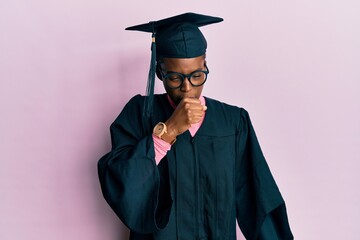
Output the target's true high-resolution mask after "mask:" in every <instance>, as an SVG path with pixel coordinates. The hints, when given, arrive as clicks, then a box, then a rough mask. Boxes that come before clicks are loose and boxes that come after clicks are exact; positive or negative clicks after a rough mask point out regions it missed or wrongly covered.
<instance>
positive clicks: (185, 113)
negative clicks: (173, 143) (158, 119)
mask: <svg viewBox="0 0 360 240" xmlns="http://www.w3.org/2000/svg"><path fill="white" fill-rule="evenodd" d="M206 109H207V107H206V106H203V105H201V102H200V100H199V99H197V98H183V99H182V100H181V102H180V103H179V104H178V105H177V107H176V109H175V111H174V112H173V114H172V115H171V117H170V118H169V119H168V120H167V121H166V122H165V124H166V126H167V134H168V135H170V136H172V137H173V138H176V136H177V135H180V134H182V133H183V132H185V131H186V130H188V129H189V128H190V127H191V124H195V123H198V122H200V121H201V119H202V117H203V116H204V114H205V111H206Z"/></svg>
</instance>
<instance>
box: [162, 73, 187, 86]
mask: <svg viewBox="0 0 360 240" xmlns="http://www.w3.org/2000/svg"><path fill="white" fill-rule="evenodd" d="M165 81H166V85H168V86H169V87H171V88H178V87H180V86H181V84H182V82H183V76H181V75H180V74H177V73H170V74H167V75H166V77H165Z"/></svg>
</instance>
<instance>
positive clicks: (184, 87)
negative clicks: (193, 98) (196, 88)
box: [180, 77, 192, 92]
mask: <svg viewBox="0 0 360 240" xmlns="http://www.w3.org/2000/svg"><path fill="white" fill-rule="evenodd" d="M191 87H192V86H191V83H190V80H189V78H187V77H186V78H184V81H183V83H182V85H181V88H180V90H181V91H182V92H189V91H190V90H191Z"/></svg>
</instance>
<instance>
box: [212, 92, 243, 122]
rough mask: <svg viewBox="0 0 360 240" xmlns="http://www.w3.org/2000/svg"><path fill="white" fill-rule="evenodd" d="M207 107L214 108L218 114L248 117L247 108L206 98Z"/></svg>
mask: <svg viewBox="0 0 360 240" xmlns="http://www.w3.org/2000/svg"><path fill="white" fill-rule="evenodd" d="M205 100H206V105H207V106H208V107H212V108H213V109H214V110H215V111H216V113H218V114H226V115H228V116H229V115H234V117H239V116H248V115H249V114H248V112H247V110H246V109H245V108H243V107H239V106H235V105H231V104H228V103H224V102H221V101H219V100H216V99H212V98H209V97H205Z"/></svg>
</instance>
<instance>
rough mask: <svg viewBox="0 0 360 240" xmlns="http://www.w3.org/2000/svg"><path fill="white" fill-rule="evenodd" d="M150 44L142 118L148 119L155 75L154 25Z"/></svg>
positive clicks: (150, 113) (151, 105) (151, 110)
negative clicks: (149, 59) (148, 68)
mask: <svg viewBox="0 0 360 240" xmlns="http://www.w3.org/2000/svg"><path fill="white" fill-rule="evenodd" d="M152 28H153V32H152V42H151V61H150V70H149V75H148V82H147V86H146V97H145V104H144V111H143V113H144V115H145V116H144V117H145V118H146V119H150V118H151V116H152V113H153V102H154V85H155V73H156V43H155V30H154V23H152Z"/></svg>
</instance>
